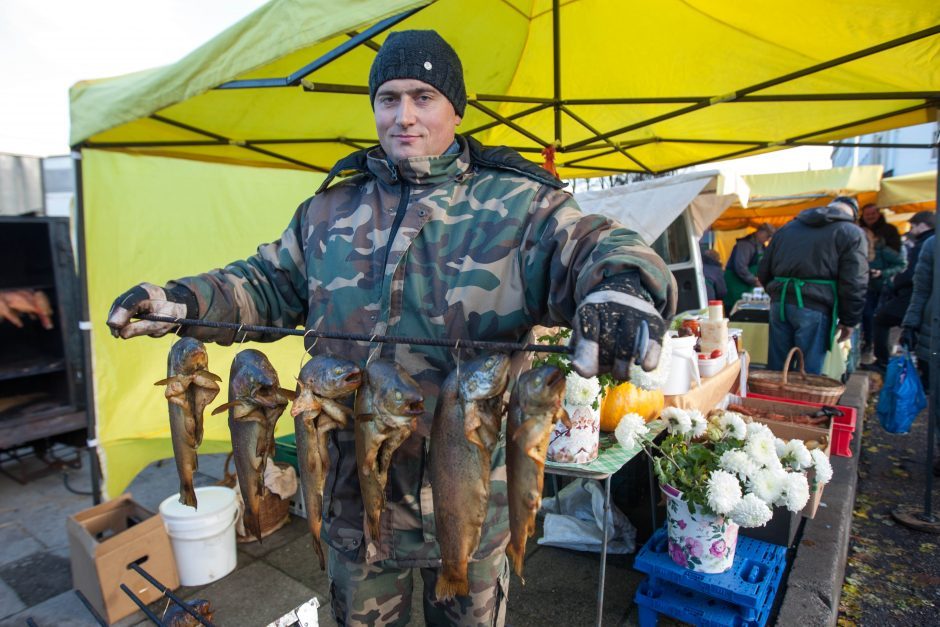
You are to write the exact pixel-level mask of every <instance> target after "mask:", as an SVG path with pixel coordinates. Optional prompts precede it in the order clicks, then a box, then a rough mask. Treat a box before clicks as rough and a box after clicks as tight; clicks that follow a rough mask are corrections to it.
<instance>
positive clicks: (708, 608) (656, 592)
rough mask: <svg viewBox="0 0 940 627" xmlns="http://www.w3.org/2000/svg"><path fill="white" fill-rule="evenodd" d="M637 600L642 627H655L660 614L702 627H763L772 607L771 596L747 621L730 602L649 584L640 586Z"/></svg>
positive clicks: (645, 582) (664, 585) (740, 609)
mask: <svg viewBox="0 0 940 627" xmlns="http://www.w3.org/2000/svg"><path fill="white" fill-rule="evenodd" d="M634 600H635V601H636V604H637V606H638V607H639V618H640V627H655V626H656V623H657V621H658V620H659V615H660V614H665V615H666V616H670V617H672V618H675V619H677V620H680V621H684V622H687V623H691V624H693V625H700V626H702V627H728V626H730V627H764V625H766V624H767V619H768V617H769V616H770V610H771V608H772V607H773V596H768V597H767V599H765V600H764V602H763V603H762V604H761V606H760V607H757V608H752V614H753V615H752V616H751V617H746V616H744V615H743V613H742V610H743V609H744V608H741V607H740V606H736V605H734V604H732V603H728V602H727V601H722V600H720V599H715V598H712V597H708V596H706V595H704V594H701V593H699V592H693V591H692V590H689V589H687V588H682V587H679V586H677V585H675V584H672V583H669V582H665V581H660V582H658V585H657V586H653V585H651V584H650V582H649V580H647V581H644V582H643V583H641V584H640V587H639V588H638V589H637V591H636V595H635V596H634Z"/></svg>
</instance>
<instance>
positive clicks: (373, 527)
mask: <svg viewBox="0 0 940 627" xmlns="http://www.w3.org/2000/svg"><path fill="white" fill-rule="evenodd" d="M368 519H369V520H368V524H369V535H371V536H372V541H373V542H375V543H378V541H379V538H380V537H381V532H380V530H379V516H378V515H375V516H373V515H372V514H369V515H368Z"/></svg>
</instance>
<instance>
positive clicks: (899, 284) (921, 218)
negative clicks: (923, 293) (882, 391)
mask: <svg viewBox="0 0 940 627" xmlns="http://www.w3.org/2000/svg"><path fill="white" fill-rule="evenodd" d="M910 222H911V230H910V231H908V233H907V239H906V241H905V243H904V248H905V250H907V267H906V268H905V269H904V271H902V272H900V273H898V274H896V275H894V277H893V278H891V279H890V280H887V281H885V286H884V290H883V291H882V294H881V300H880V302H879V304H878V309H877V310H876V311H875V318H874V328H873V341H874V348H875V363H874V364H872V366H871V368H872V369H873V370H877V371H878V372H884V371H885V368H887V367H888V358H889V357H890V356H891V347H890V346H889V335H890V332H891V328H892V327H897V326H901V322H902V320H903V319H904V313H905V312H906V311H907V306H908V305H909V304H910V303H911V293H912V292H913V290H914V268H915V267H916V266H917V259H918V258H919V257H920V251H921V249H922V248H923V246H924V242H926V241H927V239H928V238H930V237H931V236H932V235H933V234H934V212H933V211H921V212H918V213H915V214H914V215H913V216H912V217H911V220H910Z"/></svg>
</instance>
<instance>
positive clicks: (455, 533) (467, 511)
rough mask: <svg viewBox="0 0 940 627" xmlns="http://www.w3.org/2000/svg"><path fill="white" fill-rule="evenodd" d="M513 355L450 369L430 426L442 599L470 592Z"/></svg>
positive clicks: (495, 355) (482, 358)
mask: <svg viewBox="0 0 940 627" xmlns="http://www.w3.org/2000/svg"><path fill="white" fill-rule="evenodd" d="M508 383H509V356H508V355H505V354H502V353H493V354H484V355H481V356H480V357H477V358H476V359H473V360H471V361H469V362H467V363H465V364H462V365H461V366H460V367H459V368H457V369H456V370H454V371H453V372H451V373H450V374H449V375H448V377H447V379H446V380H445V381H444V385H443V387H442V388H441V396H440V398H439V399H438V404H437V409H436V411H435V412H434V421H433V423H432V425H431V445H430V450H429V456H430V460H429V461H430V466H429V467H430V473H431V474H430V476H431V495H432V499H433V503H434V523H435V525H436V527H437V541H438V543H439V545H440V549H441V562H442V564H441V574H440V576H439V577H438V580H437V587H436V588H435V594H436V595H437V598H438V599H448V598H452V597H454V596H466V595H467V594H469V592H470V584H469V581H468V579H467V565H468V563H469V561H470V558H471V556H472V555H473V553H474V551H476V550H477V547H478V546H479V544H480V534H481V532H482V530H483V522H484V520H485V519H486V510H487V505H488V503H489V497H490V461H491V458H492V454H493V450H494V449H495V448H496V443H497V441H498V439H499V432H500V428H501V426H502V417H503V410H504V407H503V405H504V404H503V393H504V392H505V391H506V386H507V384H508Z"/></svg>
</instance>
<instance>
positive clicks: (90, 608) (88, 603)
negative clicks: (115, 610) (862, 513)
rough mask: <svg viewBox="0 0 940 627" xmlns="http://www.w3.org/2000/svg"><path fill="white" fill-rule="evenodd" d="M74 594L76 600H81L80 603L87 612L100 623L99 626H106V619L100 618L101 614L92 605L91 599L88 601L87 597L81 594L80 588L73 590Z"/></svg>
mask: <svg viewBox="0 0 940 627" xmlns="http://www.w3.org/2000/svg"><path fill="white" fill-rule="evenodd" d="M75 596H77V597H78V600H79V601H81V602H82V605H84V606H85V609H86V610H88V612H89V613H90V614H91V615H92V616H93V617H94V619H95V621H96V622H97V623H98V624H99V625H101V627H108V621H106V620H105V619H104V618H102V616H101V614H99V613H98V610H96V609H95V608H94V607H93V606H92V604H91V601H89V600H88V598H87V597H86V596H85V595H84V594H82V591H81V590H75Z"/></svg>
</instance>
